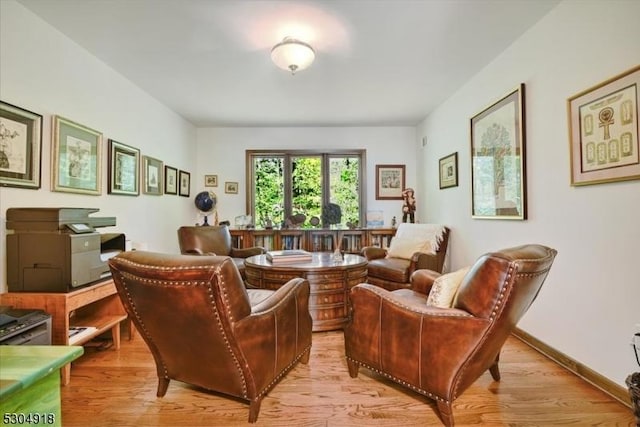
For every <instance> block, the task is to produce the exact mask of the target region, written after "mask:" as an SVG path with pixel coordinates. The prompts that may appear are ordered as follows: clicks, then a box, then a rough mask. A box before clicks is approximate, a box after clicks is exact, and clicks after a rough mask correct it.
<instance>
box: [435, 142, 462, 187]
mask: <svg viewBox="0 0 640 427" xmlns="http://www.w3.org/2000/svg"><path fill="white" fill-rule="evenodd" d="M439 169H440V189H443V188H450V187H457V186H458V152H457V151H456V152H455V153H453V154H449V155H448V156H445V157H443V158H441V159H440V168H439Z"/></svg>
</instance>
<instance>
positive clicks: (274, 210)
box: [246, 150, 366, 228]
mask: <svg viewBox="0 0 640 427" xmlns="http://www.w3.org/2000/svg"><path fill="white" fill-rule="evenodd" d="M365 153H366V152H365V150H352V151H348V150H342V151H327V152H319V151H301V150H295V151H271V150H268V151H256V150H248V151H247V163H246V164H247V183H249V184H248V185H247V188H248V192H247V209H248V211H249V213H250V215H252V216H253V218H254V223H255V225H256V226H257V227H264V226H266V225H267V224H269V223H272V224H273V225H274V226H280V225H282V224H283V223H284V222H285V220H286V219H287V218H289V217H291V216H292V215H296V214H304V215H305V217H306V219H305V222H304V223H303V224H302V227H303V228H309V227H312V224H311V219H312V218H314V217H317V218H318V219H320V220H321V225H322V226H323V227H329V226H330V224H329V222H328V220H329V218H327V217H326V213H327V212H328V210H326V209H323V208H324V207H325V206H327V205H329V204H330V203H331V204H336V205H338V206H340V211H341V213H342V218H341V220H340V222H339V225H341V226H345V225H347V224H348V223H349V224H356V225H358V224H363V220H364V212H365V208H364V207H365V206H366V204H365V197H364V193H363V187H364V185H363V182H364V176H365V165H366V156H365ZM323 210H324V213H325V217H323Z"/></svg>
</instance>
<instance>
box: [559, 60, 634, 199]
mask: <svg viewBox="0 0 640 427" xmlns="http://www.w3.org/2000/svg"><path fill="white" fill-rule="evenodd" d="M639 106H640V66H637V67H635V68H632V69H630V70H627V71H625V72H623V73H621V74H619V75H617V76H615V77H612V78H610V79H608V80H605V81H603V82H601V83H598V84H597V85H595V86H593V87H591V88H589V89H587V90H584V91H582V92H580V93H578V94H576V95H573V96H572V97H570V98H569V99H568V100H567V115H568V122H569V151H570V161H571V185H572V186H581V185H591V184H602V183H607V182H616V181H629V180H635V179H640V142H639V137H640V135H638V132H639V131H638V120H639V119H640V116H639V114H638V107H639Z"/></svg>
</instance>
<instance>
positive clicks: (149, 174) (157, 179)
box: [142, 156, 164, 196]
mask: <svg viewBox="0 0 640 427" xmlns="http://www.w3.org/2000/svg"><path fill="white" fill-rule="evenodd" d="M163 171H164V169H163V164H162V160H158V159H154V158H153V157H149V156H142V174H143V176H144V179H143V181H144V186H143V188H142V192H143V193H144V194H151V195H154V196H161V195H162V189H163V186H162V172H163Z"/></svg>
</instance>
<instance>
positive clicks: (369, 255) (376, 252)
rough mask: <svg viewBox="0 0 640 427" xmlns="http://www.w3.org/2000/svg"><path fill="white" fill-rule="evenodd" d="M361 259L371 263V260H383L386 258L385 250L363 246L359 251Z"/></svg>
mask: <svg viewBox="0 0 640 427" xmlns="http://www.w3.org/2000/svg"><path fill="white" fill-rule="evenodd" d="M360 253H361V254H362V256H363V257H365V258H366V259H367V260H369V261H371V260H372V259H379V258H384V257H386V256H387V250H386V249H383V248H379V247H377V246H365V247H363V248H362V250H361V251H360Z"/></svg>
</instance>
